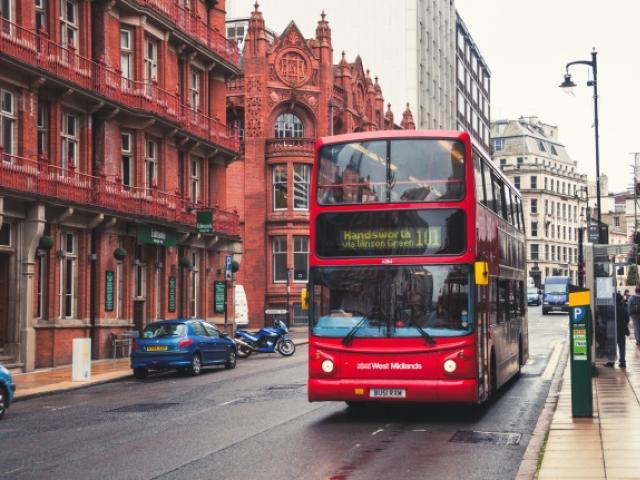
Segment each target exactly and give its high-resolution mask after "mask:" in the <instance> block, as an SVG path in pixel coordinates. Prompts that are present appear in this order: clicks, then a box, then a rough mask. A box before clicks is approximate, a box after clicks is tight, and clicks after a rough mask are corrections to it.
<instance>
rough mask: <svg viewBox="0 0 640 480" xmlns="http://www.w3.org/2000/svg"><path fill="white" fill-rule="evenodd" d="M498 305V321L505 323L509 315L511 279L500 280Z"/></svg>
mask: <svg viewBox="0 0 640 480" xmlns="http://www.w3.org/2000/svg"><path fill="white" fill-rule="evenodd" d="M496 303H497V305H498V323H504V322H505V321H506V320H507V318H508V316H509V310H510V305H509V281H508V280H498V295H497V301H496Z"/></svg>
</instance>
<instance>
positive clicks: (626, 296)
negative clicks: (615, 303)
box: [624, 288, 630, 305]
mask: <svg viewBox="0 0 640 480" xmlns="http://www.w3.org/2000/svg"><path fill="white" fill-rule="evenodd" d="M629 297H630V295H629V289H628V288H625V289H624V304H625V305H628V304H629V303H628V302H629Z"/></svg>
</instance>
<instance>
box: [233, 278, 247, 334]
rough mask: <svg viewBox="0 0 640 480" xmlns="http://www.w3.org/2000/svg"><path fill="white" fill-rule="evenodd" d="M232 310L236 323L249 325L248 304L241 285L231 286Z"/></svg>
mask: <svg viewBox="0 0 640 480" xmlns="http://www.w3.org/2000/svg"><path fill="white" fill-rule="evenodd" d="M233 312H234V321H235V324H236V325H249V306H248V305H247V295H246V294H245V292H244V287H243V286H242V285H236V286H234V287H233Z"/></svg>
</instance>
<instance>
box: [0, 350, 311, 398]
mask: <svg viewBox="0 0 640 480" xmlns="http://www.w3.org/2000/svg"><path fill="white" fill-rule="evenodd" d="M294 343H295V344H296V347H297V346H299V345H306V344H308V343H309V339H308V338H304V339H299V340H295V339H294ZM127 378H133V374H132V373H131V372H130V371H129V370H127V373H126V374H124V373H123V374H122V375H119V376H114V377H111V378H105V379H103V380H96V381H92V382H90V383H82V384H78V385H70V386H68V387H63V388H57V389H56V388H54V389H52V390H47V391H43V392H35V393H27V394H25V395H21V396H18V397H14V399H13V402H12V403H16V402H21V401H23V400H30V399H32V398H40V397H48V396H50V395H55V394H57V393H65V392H70V391H73V390H80V389H83V388H89V387H93V386H95V385H104V384H105V383H112V382H118V381H120V380H124V379H127ZM54 385H55V384H54Z"/></svg>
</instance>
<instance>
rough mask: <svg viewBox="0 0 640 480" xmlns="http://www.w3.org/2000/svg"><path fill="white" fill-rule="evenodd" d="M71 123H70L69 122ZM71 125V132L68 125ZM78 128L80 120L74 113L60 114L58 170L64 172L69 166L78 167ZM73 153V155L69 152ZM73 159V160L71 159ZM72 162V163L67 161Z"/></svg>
mask: <svg viewBox="0 0 640 480" xmlns="http://www.w3.org/2000/svg"><path fill="white" fill-rule="evenodd" d="M71 121H72V122H73V123H70V122H71ZM71 124H73V132H72V131H71V129H70V128H69V125H71ZM79 127H80V118H79V116H78V115H76V114H75V113H71V112H65V111H63V112H62V126H61V128H60V137H61V149H60V155H61V157H60V168H61V169H62V170H63V171H66V170H67V169H68V168H69V167H70V166H71V165H73V166H74V167H77V166H78V157H79V156H80V155H79V148H80V137H79V135H78V130H79ZM72 151H73V155H70V152H72ZM72 157H73V158H72ZM71 159H72V160H73V162H72V163H70V162H69V160H71Z"/></svg>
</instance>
